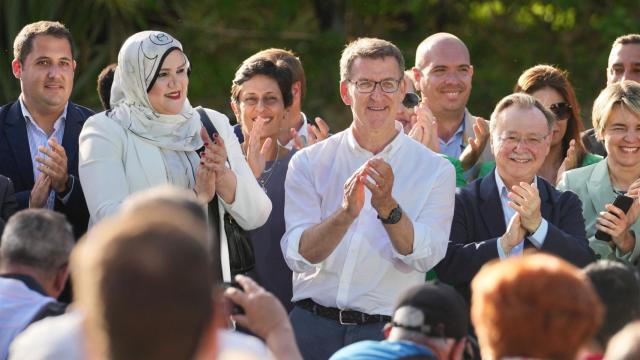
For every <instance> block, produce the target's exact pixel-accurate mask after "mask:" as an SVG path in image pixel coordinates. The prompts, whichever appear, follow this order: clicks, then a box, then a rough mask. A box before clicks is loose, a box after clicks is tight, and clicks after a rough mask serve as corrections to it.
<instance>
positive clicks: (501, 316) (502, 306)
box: [471, 254, 603, 360]
mask: <svg viewBox="0 0 640 360" xmlns="http://www.w3.org/2000/svg"><path fill="white" fill-rule="evenodd" d="M471 287H472V304H471V319H472V322H473V324H474V326H475V329H476V333H477V335H478V340H479V343H480V349H481V352H482V358H483V359H500V358H503V357H513V356H524V357H533V358H542V359H555V360H569V359H573V358H574V356H575V354H576V352H577V350H578V349H579V347H580V346H582V345H583V344H584V343H585V342H587V341H589V340H591V338H592V336H593V335H595V333H596V331H597V330H598V327H599V326H600V324H601V319H602V315H603V308H602V305H601V304H600V301H599V299H598V295H597V294H596V292H595V291H594V289H593V287H592V286H591V283H590V282H589V280H588V278H587V277H586V276H585V275H584V274H583V273H581V272H580V270H579V269H578V268H576V267H574V266H573V265H571V264H569V263H568V262H566V261H564V260H562V259H560V258H557V257H554V256H551V255H547V254H534V255H525V256H523V257H517V258H509V259H507V260H503V261H492V262H490V263H488V264H487V265H485V266H484V267H483V268H482V269H481V270H480V272H478V274H477V275H476V277H475V278H474V279H473V281H472V283H471Z"/></svg>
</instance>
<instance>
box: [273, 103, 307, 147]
mask: <svg viewBox="0 0 640 360" xmlns="http://www.w3.org/2000/svg"><path fill="white" fill-rule="evenodd" d="M300 116H301V117H302V126H301V127H300V129H299V130H298V135H299V136H300V137H301V138H303V139H304V140H303V141H304V145H305V146H306V145H307V144H308V139H309V129H307V124H308V122H307V115H305V114H304V113H303V112H302V111H300ZM278 143H280V140H278ZM280 145H282V144H280ZM295 146H296V139H295V138H291V140H289V142H288V143H287V145H284V147H286V148H287V149H289V150H291V149H293V148H294V147H295Z"/></svg>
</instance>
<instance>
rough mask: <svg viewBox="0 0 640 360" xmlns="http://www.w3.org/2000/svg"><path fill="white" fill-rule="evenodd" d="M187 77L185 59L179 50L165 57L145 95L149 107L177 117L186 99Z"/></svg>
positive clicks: (160, 112)
mask: <svg viewBox="0 0 640 360" xmlns="http://www.w3.org/2000/svg"><path fill="white" fill-rule="evenodd" d="M188 89H189V77H188V76H187V59H186V58H185V56H184V54H183V53H182V51H180V50H177V49H176V50H173V51H171V52H170V53H169V55H167V57H166V58H165V59H164V62H163V63H162V67H161V68H160V71H159V72H158V78H157V79H156V82H155V83H154V84H153V87H152V88H151V90H149V92H148V93H147V95H148V97H149V103H150V104H151V107H153V109H154V110H155V111H156V112H157V113H159V114H164V115H177V114H179V113H180V111H182V107H183V106H184V102H185V100H186V99H187V91H188Z"/></svg>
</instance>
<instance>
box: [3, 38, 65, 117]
mask: <svg viewBox="0 0 640 360" xmlns="http://www.w3.org/2000/svg"><path fill="white" fill-rule="evenodd" d="M75 67H76V64H75V61H74V60H73V55H72V53H71V44H69V41H67V39H65V38H57V37H54V36H51V35H37V36H36V37H35V38H34V39H33V48H32V50H31V52H30V53H29V54H28V55H27V56H26V57H25V59H24V63H23V64H20V62H19V61H18V60H14V61H13V62H12V70H13V74H14V76H15V77H16V78H18V79H20V86H21V88H22V93H23V95H24V101H25V102H26V104H27V108H28V109H29V111H31V112H34V111H35V112H41V113H43V112H61V111H62V110H63V109H64V106H65V105H66V103H67V101H69V96H71V90H72V89H73V75H74V70H75Z"/></svg>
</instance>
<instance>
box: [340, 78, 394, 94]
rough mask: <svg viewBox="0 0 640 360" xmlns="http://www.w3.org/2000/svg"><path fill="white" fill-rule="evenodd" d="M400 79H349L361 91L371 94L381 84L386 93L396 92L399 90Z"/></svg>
mask: <svg viewBox="0 0 640 360" xmlns="http://www.w3.org/2000/svg"><path fill="white" fill-rule="evenodd" d="M400 81H402V78H400V79H384V80H380V81H372V80H366V79H365V80H356V81H353V80H349V82H350V83H352V84H354V85H355V86H356V89H358V92H359V93H362V94H370V93H372V92H374V91H375V90H376V85H378V84H380V89H381V90H382V91H384V92H386V93H394V92H396V91H398V87H399V86H400Z"/></svg>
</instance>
